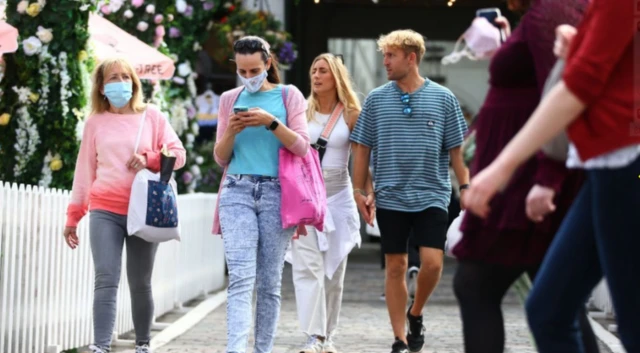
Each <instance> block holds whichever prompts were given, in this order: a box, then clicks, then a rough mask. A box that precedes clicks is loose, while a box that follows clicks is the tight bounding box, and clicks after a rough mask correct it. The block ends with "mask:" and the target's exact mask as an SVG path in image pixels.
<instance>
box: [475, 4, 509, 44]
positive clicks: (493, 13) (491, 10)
mask: <svg viewBox="0 0 640 353" xmlns="http://www.w3.org/2000/svg"><path fill="white" fill-rule="evenodd" d="M500 16H502V14H501V13H500V9H499V8H497V7H487V8H484V9H479V10H477V11H476V17H484V18H486V19H487V21H489V23H491V24H492V25H494V26H495V27H496V28H498V29H499V30H500V42H502V43H504V41H505V40H506V35H505V33H504V30H503V29H502V28H500V26H498V24H497V23H496V18H498V17H500Z"/></svg>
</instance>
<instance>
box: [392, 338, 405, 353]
mask: <svg viewBox="0 0 640 353" xmlns="http://www.w3.org/2000/svg"><path fill="white" fill-rule="evenodd" d="M391 353H409V347H407V344H406V343H404V342H403V341H402V340H401V339H399V338H398V337H396V341H395V342H393V344H392V345H391Z"/></svg>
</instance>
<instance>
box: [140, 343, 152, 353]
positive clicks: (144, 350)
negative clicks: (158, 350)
mask: <svg viewBox="0 0 640 353" xmlns="http://www.w3.org/2000/svg"><path fill="white" fill-rule="evenodd" d="M136 353H153V352H151V348H150V347H149V346H148V345H146V344H143V345H142V346H136Z"/></svg>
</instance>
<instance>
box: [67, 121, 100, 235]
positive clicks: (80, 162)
mask: <svg viewBox="0 0 640 353" xmlns="http://www.w3.org/2000/svg"><path fill="white" fill-rule="evenodd" d="M94 122H95V121H94V120H93V119H92V118H91V117H89V118H88V119H87V122H86V124H85V126H84V131H83V132H82V142H81V143H80V151H79V153H78V159H77V160H76V169H75V173H74V174H73V187H72V189H71V201H70V202H69V206H68V207H67V222H66V224H65V226H67V227H76V226H77V225H78V223H80V220H81V219H82V217H84V215H85V214H87V211H88V209H89V196H90V191H91V185H93V182H94V181H95V180H96V170H97V168H98V167H97V165H98V160H97V152H96V144H95V129H96V127H95V126H94V125H95V123H94Z"/></svg>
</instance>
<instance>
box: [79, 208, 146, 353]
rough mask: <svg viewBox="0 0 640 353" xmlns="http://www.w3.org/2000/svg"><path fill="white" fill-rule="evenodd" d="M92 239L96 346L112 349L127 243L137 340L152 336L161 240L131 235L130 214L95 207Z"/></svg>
mask: <svg viewBox="0 0 640 353" xmlns="http://www.w3.org/2000/svg"><path fill="white" fill-rule="evenodd" d="M89 238H90V242H91V253H92V255H93V265H94V268H95V288H94V293H93V295H94V296H93V335H94V340H95V345H97V346H99V347H101V348H106V349H109V347H110V346H111V336H112V333H113V329H114V326H115V322H116V297H117V294H118V283H119V282H120V272H121V267H122V266H121V264H122V248H123V245H124V243H125V242H126V243H127V276H128V278H129V289H130V293H131V308H132V313H131V314H132V316H133V325H134V328H135V333H136V342H138V343H143V342H144V343H146V342H148V341H149V340H150V336H151V323H152V321H153V310H154V306H153V296H152V293H151V274H152V273H153V263H154V260H155V256H156V251H157V250H158V243H148V242H146V241H144V240H142V239H140V238H138V237H135V236H128V235H127V216H122V215H118V214H114V213H111V212H107V211H100V210H94V211H91V215H90V235H89Z"/></svg>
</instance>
